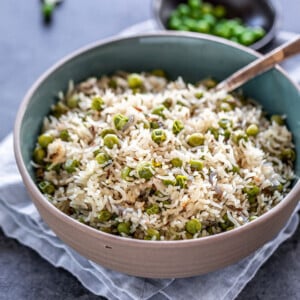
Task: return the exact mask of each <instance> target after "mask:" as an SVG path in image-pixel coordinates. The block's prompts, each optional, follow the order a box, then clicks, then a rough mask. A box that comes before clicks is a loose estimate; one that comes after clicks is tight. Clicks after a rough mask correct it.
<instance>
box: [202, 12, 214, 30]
mask: <svg viewBox="0 0 300 300" xmlns="http://www.w3.org/2000/svg"><path fill="white" fill-rule="evenodd" d="M202 20H204V21H206V22H207V23H208V24H209V26H210V28H213V27H214V26H215V25H216V22H217V20H216V18H215V16H213V15H211V14H205V15H203V16H202Z"/></svg>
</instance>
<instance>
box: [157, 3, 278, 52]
mask: <svg viewBox="0 0 300 300" xmlns="http://www.w3.org/2000/svg"><path fill="white" fill-rule="evenodd" d="M153 8H154V15H155V18H156V21H157V23H158V26H159V27H160V28H163V29H168V30H178V31H191V32H197V33H201V34H210V35H215V36H219V37H222V38H225V39H228V40H231V41H233V42H236V43H239V44H242V45H245V46H249V47H251V48H253V49H256V50H257V49H260V48H262V47H263V46H265V45H266V44H267V43H269V42H270V41H271V40H272V39H273V38H274V36H275V32H276V28H277V14H276V11H275V8H274V6H273V4H272V3H271V1H268V0H262V1H251V0H244V1H233V0H206V1H203V0H164V1H163V0H153Z"/></svg>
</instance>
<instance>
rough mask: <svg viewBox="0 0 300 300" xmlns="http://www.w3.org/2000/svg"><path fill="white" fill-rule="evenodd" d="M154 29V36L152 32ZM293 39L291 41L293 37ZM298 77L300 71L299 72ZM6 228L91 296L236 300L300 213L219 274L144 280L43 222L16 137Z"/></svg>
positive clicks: (5, 154) (5, 194) (1, 212)
mask: <svg viewBox="0 0 300 300" xmlns="http://www.w3.org/2000/svg"><path fill="white" fill-rule="evenodd" d="M153 24H154V23H153V22H152V21H147V22H144V23H142V24H140V25H138V26H135V27H133V28H131V29H130V30H129V31H127V32H124V33H123V34H124V35H125V34H130V33H137V32H141V31H149V29H150V30H152V29H153V28H154V25H153ZM147 29H148V30H147ZM289 37H290V35H289ZM296 73H297V74H298V77H299V75H300V71H299V72H296ZM0 157H1V158H2V162H1V169H0V226H1V228H2V230H3V231H4V233H5V234H6V235H7V236H8V237H12V238H15V239H17V240H18V241H19V242H20V243H22V244H24V245H26V246H28V247H30V248H32V249H34V250H35V251H37V252H38V253H39V254H40V255H41V256H42V257H43V258H44V259H46V260H47V261H48V262H50V263H51V264H52V265H53V266H55V267H62V268H64V269H66V270H68V271H69V272H71V273H72V274H73V275H74V276H75V277H76V278H77V279H78V280H79V281H80V282H81V283H82V284H83V285H84V286H85V287H86V288H87V289H88V290H90V291H91V292H92V293H94V294H96V295H101V296H104V297H106V298H108V299H122V300H127V299H128V300H136V299H139V300H142V299H158V300H160V299H161V300H163V299H179V300H180V299H182V300H184V299H191V300H193V299H195V300H196V299H199V295H201V299H207V300H210V299H220V300H221V299H223V300H232V299H234V298H235V297H236V296H237V295H238V294H239V293H240V291H241V290H242V289H243V288H244V287H245V285H246V284H247V283H248V282H249V281H250V280H251V279H252V278H253V277H254V275H255V274H256V272H257V270H258V269H259V268H260V266H261V265H262V264H263V263H264V262H265V261H266V260H267V259H268V258H269V257H270V256H271V255H272V253H273V252H274V251H275V250H276V249H277V247H278V246H279V245H280V244H281V243H282V242H283V241H285V240H286V239H287V238H289V237H290V236H292V235H293V233H294V232H295V230H296V228H297V226H298V223H299V217H298V214H297V211H298V210H299V209H300V204H299V205H298V207H297V209H296V210H295V212H294V213H293V215H292V216H291V218H290V220H289V221H288V223H287V224H286V226H285V227H284V228H283V229H282V231H281V232H280V233H279V234H278V236H277V237H276V238H275V239H274V240H273V241H271V242H269V243H267V244H266V245H264V246H263V247H262V248H260V249H259V250H257V251H256V252H255V253H253V254H252V255H250V256H248V257H247V258H245V259H243V260H241V261H239V262H238V263H236V264H234V265H231V266H229V267H227V268H224V269H222V270H219V271H215V272H212V273H209V274H206V275H202V276H196V277H191V278H187V279H144V278H140V277H134V276H129V275H126V274H122V273H118V272H115V271H112V270H108V269H106V268H103V267H102V266H100V265H97V264H95V263H94V262H92V261H90V260H88V259H86V258H84V257H83V256H81V255H79V254H78V253H77V252H76V251H75V250H73V249H71V248H69V247H68V246H67V245H65V244H64V243H63V242H62V241H61V240H60V239H59V238H57V237H56V235H55V234H54V233H53V232H52V231H51V229H49V227H48V226H47V225H46V224H45V223H44V222H43V220H42V219H41V217H40V215H39V213H38V212H37V210H36V208H35V206H34V205H33V203H32V202H31V200H30V198H29V196H28V194H27V192H26V190H25V187H24V185H23V183H22V180H21V177H20V175H19V172H18V169H17V166H16V163H15V159H14V155H13V139H12V134H10V135H9V136H7V137H6V138H5V139H4V140H3V141H2V142H1V143H0Z"/></svg>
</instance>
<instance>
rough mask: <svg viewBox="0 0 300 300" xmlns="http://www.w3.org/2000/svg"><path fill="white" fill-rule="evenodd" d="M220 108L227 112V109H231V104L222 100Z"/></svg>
mask: <svg viewBox="0 0 300 300" xmlns="http://www.w3.org/2000/svg"><path fill="white" fill-rule="evenodd" d="M220 110H221V111H225V112H229V111H232V106H231V105H230V104H229V103H227V102H222V103H221V104H220Z"/></svg>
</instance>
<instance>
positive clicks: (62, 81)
mask: <svg viewBox="0 0 300 300" xmlns="http://www.w3.org/2000/svg"><path fill="white" fill-rule="evenodd" d="M258 55H259V54H257V53H256V52H254V51H253V50H249V49H248V48H244V47H241V46H238V45H237V44H234V43H231V42H226V41H225V40H223V39H218V38H214V37H209V36H207V35H205V36H201V35H199V34H192V33H190V34H185V33H167V32H161V33H156V34H149V35H140V36H134V37H128V38H122V39H118V38H117V39H113V40H109V41H105V42H98V43H96V44H94V45H91V46H88V47H86V48H83V49H81V50H79V51H77V52H75V53H73V54H71V55H69V56H67V57H66V58H64V59H63V60H61V61H60V62H58V63H57V64H56V65H55V66H53V67H52V68H51V69H50V70H49V71H47V72H46V73H45V74H44V75H42V77H41V78H39V79H38V80H37V82H36V83H35V84H34V85H33V87H32V88H31V89H30V90H29V91H28V93H27V94H26V96H25V98H24V100H23V102H22V104H21V106H20V109H19V112H18V115H17V119H16V123H15V132H14V147H15V156H16V160H17V164H18V167H19V170H20V173H21V175H22V177H23V180H24V183H25V186H26V188H27V189H28V192H29V194H30V196H31V198H32V200H33V202H34V204H35V205H36V207H37V209H38V211H39V212H40V214H41V216H42V218H43V219H44V221H45V222H46V223H47V224H48V225H49V226H50V227H51V228H52V230H53V231H54V232H55V233H56V234H57V236H58V237H59V238H60V239H61V240H63V241H64V242H65V243H66V244H68V245H69V246H71V247H72V248H74V249H75V250H77V251H78V252H79V253H80V254H82V255H83V256H85V257H87V258H88V259H91V260H93V261H94V262H96V263H99V264H100V265H102V266H104V267H107V268H111V269H114V270H118V271H121V272H124V273H128V274H132V275H136V276H144V277H156V278H170V277H187V276H192V275H198V274H203V273H207V272H210V271H213V270H216V269H219V268H222V267H225V266H227V265H229V264H232V263H234V262H236V261H238V260H240V259H241V258H243V257H245V256H247V255H249V254H250V253H252V252H253V251H255V250H256V249H258V248H259V247H261V246H262V245H263V244H264V243H266V242H267V241H269V240H271V239H272V238H273V237H274V236H275V235H276V234H277V233H278V232H279V230H280V229H281V228H282V227H283V226H284V225H285V223H286V222H287V220H288V218H289V216H290V215H291V213H292V211H293V210H294V208H295V206H296V204H297V203H298V199H299V196H300V183H299V182H298V183H296V182H295V183H294V186H293V189H292V190H291V191H290V193H289V194H288V195H287V196H286V197H285V199H284V200H283V201H282V202H281V203H280V204H278V205H277V206H276V207H275V208H273V209H272V210H270V211H269V212H268V213H266V214H264V215H263V216H261V217H259V218H258V219H257V220H255V221H253V222H251V223H249V224H246V225H244V226H241V227H240V228H237V229H234V230H232V231H229V232H225V233H221V234H218V235H214V236H209V237H204V238H200V239H194V240H184V241H144V240H135V239H129V238H123V237H119V236H114V235H110V234H106V233H104V232H100V231H98V230H96V229H93V228H91V227H88V226H86V225H84V224H82V223H80V222H78V221H76V220H74V219H72V218H70V217H69V216H67V215H65V214H64V213H62V212H61V211H59V210H58V209H57V208H55V207H54V206H53V205H52V204H51V203H49V202H48V201H47V200H46V199H45V197H44V196H43V195H42V194H41V192H40V191H39V189H38V188H37V186H36V183H35V178H34V171H33V168H32V166H31V157H32V151H33V149H34V146H35V141H36V138H37V135H38V134H39V132H40V129H41V124H42V119H43V118H44V116H46V115H47V114H48V113H49V110H50V106H51V105H52V104H53V103H55V101H56V100H55V96H56V95H57V93H58V92H59V91H61V90H66V87H67V86H68V82H69V80H70V79H73V80H74V81H75V83H76V82H80V81H82V80H84V79H86V78H87V77H89V76H100V75H102V74H110V73H113V72H114V71H116V70H126V71H129V72H134V71H135V72H140V71H147V70H152V69H155V68H161V69H164V70H166V72H167V74H169V75H170V77H171V79H175V78H176V77H177V76H179V75H181V76H183V78H184V79H185V80H187V81H190V82H196V81H197V80H199V79H201V78H204V77H207V76H213V77H215V78H216V79H218V80H221V79H223V78H225V77H226V76H228V75H229V74H231V73H232V72H234V71H235V70H237V69H239V68H241V67H242V66H244V65H245V64H247V63H249V62H251V61H252V60H254V59H255V58H257V56H258ZM243 90H244V93H245V94H246V95H248V96H251V97H253V98H254V99H256V100H257V101H258V102H260V103H261V104H262V105H263V106H264V108H265V110H266V111H268V112H269V113H272V114H274V113H275V114H285V115H286V116H287V125H288V126H289V128H290V130H291V131H292V132H293V134H294V143H295V145H296V150H297V152H298V153H300V122H299V111H300V94H299V89H298V87H297V86H296V85H295V84H294V83H293V82H292V81H291V79H290V78H289V77H288V76H287V75H286V74H285V73H284V72H283V70H282V69H280V68H279V67H276V68H274V69H272V70H270V71H268V72H267V73H265V74H263V75H261V76H259V77H257V78H255V79H254V80H252V81H250V82H248V83H247V84H246V85H244V86H243ZM295 171H296V174H297V176H299V175H300V160H299V159H297V161H296V167H295Z"/></svg>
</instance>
